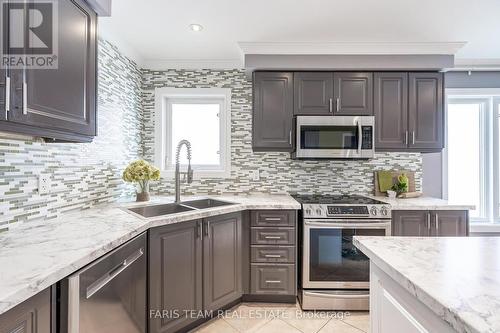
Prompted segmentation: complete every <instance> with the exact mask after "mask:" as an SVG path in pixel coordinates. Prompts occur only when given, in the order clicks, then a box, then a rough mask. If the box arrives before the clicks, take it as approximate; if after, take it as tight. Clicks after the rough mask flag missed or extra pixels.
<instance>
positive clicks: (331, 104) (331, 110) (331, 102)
mask: <svg viewBox="0 0 500 333" xmlns="http://www.w3.org/2000/svg"><path fill="white" fill-rule="evenodd" d="M329 102H330V104H329V109H328V111H330V113H333V98H330V100H329Z"/></svg>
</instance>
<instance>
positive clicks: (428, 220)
mask: <svg viewBox="0 0 500 333" xmlns="http://www.w3.org/2000/svg"><path fill="white" fill-rule="evenodd" d="M427 230H428V231H429V233H430V231H431V213H427Z"/></svg>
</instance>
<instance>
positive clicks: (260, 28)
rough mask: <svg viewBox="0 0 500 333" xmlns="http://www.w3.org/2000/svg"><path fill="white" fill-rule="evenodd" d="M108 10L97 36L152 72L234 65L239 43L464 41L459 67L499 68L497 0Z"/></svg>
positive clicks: (180, 4)
mask: <svg viewBox="0 0 500 333" xmlns="http://www.w3.org/2000/svg"><path fill="white" fill-rule="evenodd" d="M112 12H113V13H112V17H110V18H106V17H103V18H100V21H99V25H100V33H101V34H102V35H103V36H104V37H105V38H107V39H110V40H111V41H112V42H114V43H116V44H117V45H118V46H119V47H120V48H122V50H123V51H124V52H125V53H126V54H127V55H129V56H131V57H132V58H134V59H135V60H136V61H137V62H138V63H140V64H142V65H150V66H152V67H155V65H156V67H158V66H163V65H165V66H171V65H172V64H174V65H175V64H177V65H178V66H177V67H197V66H198V67H199V66H202V65H205V66H210V65H213V67H216V66H217V64H218V65H219V67H233V66H234V65H239V66H241V50H240V48H239V47H238V42H416V43H421V42H456V41H464V42H467V44H466V45H465V46H464V47H463V48H462V49H460V50H459V51H458V53H457V54H456V57H457V58H460V61H461V63H462V64H464V63H467V62H468V61H469V60H470V62H471V63H477V62H478V61H480V62H482V63H484V62H486V63H497V64H500V0H475V1H471V0H141V1H137V0H114V1H113V9H112ZM192 23H198V24H201V25H202V26H203V27H204V29H203V30H202V31H201V32H193V31H191V30H189V27H188V26H189V24H192Z"/></svg>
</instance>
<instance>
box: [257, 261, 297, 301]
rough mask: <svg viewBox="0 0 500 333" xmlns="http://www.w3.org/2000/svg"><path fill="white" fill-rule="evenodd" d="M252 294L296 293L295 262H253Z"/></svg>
mask: <svg viewBox="0 0 500 333" xmlns="http://www.w3.org/2000/svg"><path fill="white" fill-rule="evenodd" d="M250 282H251V285H250V292H251V293H252V294H260V295H263V294H268V295H294V294H295V293H296V287H295V265H293V264H274V265H273V264H270V265H265V264H252V265H251V281H250Z"/></svg>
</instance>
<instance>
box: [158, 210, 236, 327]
mask: <svg viewBox="0 0 500 333" xmlns="http://www.w3.org/2000/svg"><path fill="white" fill-rule="evenodd" d="M241 216H242V215H241V213H240V212H238V213H231V214H226V215H220V216H216V217H211V218H208V219H204V220H195V221H188V222H182V223H178V224H174V225H167V226H162V227H157V228H153V229H151V230H150V236H149V305H150V306H149V318H150V320H149V323H150V324H149V332H150V333H159V332H161V333H167V332H177V331H179V330H183V329H186V327H188V326H189V325H191V324H193V323H194V322H195V321H197V320H199V319H201V317H198V314H199V313H201V311H203V310H207V311H209V310H217V309H220V308H223V307H224V306H226V305H228V304H230V303H232V302H234V301H236V300H238V299H239V298H241V295H242V293H243V290H242V233H241V232H242V217H241Z"/></svg>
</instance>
